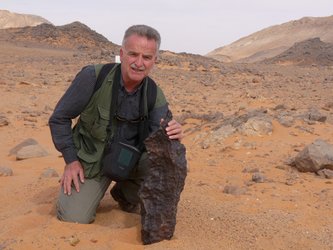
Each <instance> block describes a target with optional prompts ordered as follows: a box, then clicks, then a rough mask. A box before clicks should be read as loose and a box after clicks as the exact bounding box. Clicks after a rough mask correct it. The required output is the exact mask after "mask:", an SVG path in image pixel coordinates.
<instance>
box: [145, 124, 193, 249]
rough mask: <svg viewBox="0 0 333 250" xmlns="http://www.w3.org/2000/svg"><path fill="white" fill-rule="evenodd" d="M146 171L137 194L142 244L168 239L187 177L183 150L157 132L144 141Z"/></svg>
mask: <svg viewBox="0 0 333 250" xmlns="http://www.w3.org/2000/svg"><path fill="white" fill-rule="evenodd" d="M145 145H146V148H147V152H148V157H149V161H150V165H151V167H150V171H149V174H148V175H147V177H146V179H145V181H144V183H143V185H142V186H141V188H140V191H139V197H140V200H141V224H142V229H141V238H142V242H143V244H151V243H155V242H159V241H162V240H165V239H168V240H169V239H171V237H172V236H173V233H174V231H175V226H176V214H177V204H178V202H179V198H180V193H181V192H182V191H183V188H184V184H185V178H186V174H187V166H186V165H187V162H186V157H185V154H186V149H185V146H184V145H183V144H181V143H180V142H179V141H178V140H170V139H168V137H167V136H166V134H165V132H164V129H163V128H160V129H159V130H158V131H156V132H155V133H153V134H152V135H151V136H150V137H149V138H147V139H146V140H145Z"/></svg>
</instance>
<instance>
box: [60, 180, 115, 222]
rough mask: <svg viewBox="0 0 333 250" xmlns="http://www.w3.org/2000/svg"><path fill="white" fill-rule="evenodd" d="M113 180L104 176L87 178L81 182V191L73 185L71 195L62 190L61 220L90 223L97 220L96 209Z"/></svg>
mask: <svg viewBox="0 0 333 250" xmlns="http://www.w3.org/2000/svg"><path fill="white" fill-rule="evenodd" d="M110 183H111V180H110V179H109V178H107V177H102V178H101V180H96V179H85V180H84V183H80V192H79V193H78V192H76V190H75V189H74V188H73V187H72V192H71V195H66V194H64V190H63V188H61V190H60V194H59V200H58V203H57V217H58V219H59V220H62V221H68V222H76V223H82V224H88V223H91V222H93V221H94V220H95V217H96V209H97V207H98V205H99V203H100V201H101V200H102V198H103V197H104V194H105V192H106V190H107V189H108V187H109V185H110Z"/></svg>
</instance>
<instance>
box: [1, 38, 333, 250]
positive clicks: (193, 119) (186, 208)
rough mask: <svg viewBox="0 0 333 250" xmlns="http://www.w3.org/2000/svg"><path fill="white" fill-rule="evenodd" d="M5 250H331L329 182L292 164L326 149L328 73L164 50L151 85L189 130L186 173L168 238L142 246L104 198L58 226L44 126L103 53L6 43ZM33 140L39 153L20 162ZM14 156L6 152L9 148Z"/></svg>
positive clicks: (332, 119)
mask: <svg viewBox="0 0 333 250" xmlns="http://www.w3.org/2000/svg"><path fill="white" fill-rule="evenodd" d="M0 51H1V52H0V53H1V58H0V61H1V69H0V73H1V74H0V75H1V76H0V90H1V93H2V98H0V106H1V110H0V141H1V142H2V146H1V147H0V159H1V162H0V168H2V169H5V168H6V169H8V168H9V169H11V170H12V174H11V173H10V172H5V170H3V172H2V176H0V198H1V204H2V205H1V206H0V225H1V227H0V249H72V248H73V246H75V248H78V249H163V250H164V249H327V250H329V249H333V241H332V235H333V218H332V209H333V180H332V176H326V177H325V176H321V175H318V174H316V173H312V172H309V173H303V172H299V171H298V170H297V169H295V168H293V167H291V166H290V165H289V164H288V163H289V162H290V159H291V158H293V157H295V156H296V155H297V154H298V153H299V152H300V151H302V150H303V149H304V147H306V146H307V145H309V144H310V143H312V142H313V141H314V140H316V139H319V138H320V139H323V140H325V141H326V142H328V143H330V144H332V143H333V92H332V89H333V74H332V72H333V68H332V66H318V65H312V66H311V65H308V66H293V65H288V66H281V65H270V64H263V63H262V64H221V63H219V62H217V61H214V60H212V59H205V58H203V57H201V56H195V55H188V54H178V55H177V56H175V55H174V54H173V53H172V52H167V51H166V52H163V53H162V55H161V61H160V62H159V63H158V64H157V65H156V68H155V69H154V72H153V74H152V76H153V78H154V79H155V80H156V81H157V82H158V83H159V85H160V86H161V87H162V89H163V90H164V92H165V94H166V96H167V98H168V100H169V103H170V107H171V109H172V111H173V113H174V116H175V118H176V119H177V120H179V121H181V122H182V124H183V128H184V131H185V138H184V139H183V141H182V143H183V144H184V145H185V146H186V148H187V160H188V169H189V170H188V176H187V179H186V184H185V189H184V191H183V192H182V194H181V200H180V202H179V206H178V213H177V225H176V231H175V234H174V237H173V239H172V240H170V241H163V242H160V243H156V244H152V245H147V246H143V245H142V244H141V240H140V229H141V225H140V216H139V215H137V214H128V213H125V212H122V211H121V210H120V209H119V207H118V205H117V204H116V202H115V201H113V199H112V198H111V196H110V195H109V193H107V194H106V196H105V198H104V199H103V201H102V203H101V205H100V207H99V209H98V214H97V218H96V221H95V222H94V223H93V224H91V225H79V224H70V223H63V222H59V221H58V220H57V219H56V218H55V209H54V204H55V201H56V199H57V193H58V191H59V183H58V180H59V178H60V177H59V176H61V174H62V170H63V166H64V163H63V159H62V158H61V156H60V154H59V153H58V152H57V151H56V150H55V149H54V147H53V144H52V141H51V137H50V133H49V128H48V125H47V122H48V118H49V116H50V115H51V113H52V110H53V108H54V106H55V104H56V102H57V100H58V99H59V98H60V97H61V95H62V94H63V92H64V91H65V90H66V89H67V87H68V86H69V84H70V82H71V80H72V79H73V78H74V76H75V74H76V72H77V71H78V70H80V69H81V68H82V67H83V66H84V65H86V64H90V63H103V62H107V61H110V60H111V59H112V57H111V56H112V54H105V53H104V52H105V51H104V52H103V51H96V50H94V51H93V50H89V51H88V50H82V49H81V50H80V49H64V48H51V47H47V46H46V47H44V48H40V47H36V46H31V44H26V45H24V44H23V45H22V44H16V45H15V44H14V43H10V42H8V41H7V42H6V41H2V42H1V46H0ZM29 138H32V139H34V140H35V141H36V142H37V143H38V145H40V146H41V147H42V148H43V149H44V150H45V151H47V153H46V155H45V156H43V157H34V158H29V159H24V160H17V158H16V155H17V154H16V151H15V150H14V151H13V150H12V149H13V148H14V147H15V146H17V145H18V144H20V143H21V142H22V141H24V140H26V139H29ZM11 150H12V151H11Z"/></svg>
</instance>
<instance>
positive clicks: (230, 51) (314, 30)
mask: <svg viewBox="0 0 333 250" xmlns="http://www.w3.org/2000/svg"><path fill="white" fill-rule="evenodd" d="M332 27H333V16H329V17H304V18H302V19H299V20H295V21H290V22H287V23H283V24H280V25H275V26H271V27H268V28H266V29H263V30H261V31H258V32H255V33H253V34H251V35H249V36H246V37H244V38H241V39H239V40H237V41H235V42H233V43H231V44H230V45H227V46H223V47H220V48H217V49H215V50H214V51H212V52H210V53H208V54H207V56H209V57H212V58H215V59H217V60H220V61H224V62H235V61H240V62H256V61H261V60H263V59H266V58H271V57H274V56H277V55H279V54H280V53H282V52H283V51H285V50H287V49H288V48H290V47H291V46H293V44H294V43H297V42H301V41H304V40H307V39H310V38H315V37H319V38H320V39H321V40H322V41H323V42H328V43H333V32H332Z"/></svg>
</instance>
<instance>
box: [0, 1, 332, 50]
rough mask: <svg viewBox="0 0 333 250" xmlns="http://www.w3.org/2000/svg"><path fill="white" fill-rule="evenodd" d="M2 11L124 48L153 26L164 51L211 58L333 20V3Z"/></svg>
mask: <svg viewBox="0 0 333 250" xmlns="http://www.w3.org/2000/svg"><path fill="white" fill-rule="evenodd" d="M0 9H4V10H9V11H11V12H16V13H24V14H33V15H39V16H41V17H44V18H45V19H47V20H49V21H50V22H52V23H53V24H54V25H57V26H58V25H64V24H69V23H71V22H74V21H80V22H82V23H84V24H86V25H87V26H89V27H90V28H91V29H93V30H95V31H96V32H98V33H100V34H102V35H103V36H105V37H106V38H107V39H109V40H110V41H111V42H113V43H116V44H119V45H120V44H121V41H122V37H123V34H124V31H125V30H126V29H127V28H128V27H129V26H130V25H133V24H147V25H150V26H152V27H154V28H156V29H157V30H158V31H159V32H160V34H161V36H162V44H161V49H163V50H170V51H173V52H187V53H193V54H201V55H205V54H207V53H208V52H210V51H212V50H214V49H216V48H218V47H221V46H224V45H228V44H230V43H232V42H234V41H236V40H238V39H240V38H242V37H244V36H247V35H250V34H252V33H254V32H256V31H259V30H261V29H264V28H267V27H269V26H272V25H277V24H281V23H285V22H288V21H291V20H297V19H300V18H302V17H305V16H311V17H323V16H331V15H333V1H332V0H274V1H269V0H200V1H199V0H141V1H138V0H90V1H86V0H52V1H51V0H28V1H24V0H0ZM332 30H333V27H332ZM332 32H333V31H332Z"/></svg>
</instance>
